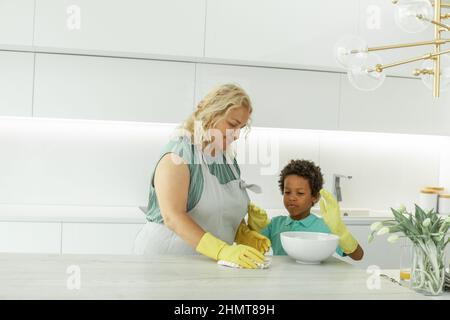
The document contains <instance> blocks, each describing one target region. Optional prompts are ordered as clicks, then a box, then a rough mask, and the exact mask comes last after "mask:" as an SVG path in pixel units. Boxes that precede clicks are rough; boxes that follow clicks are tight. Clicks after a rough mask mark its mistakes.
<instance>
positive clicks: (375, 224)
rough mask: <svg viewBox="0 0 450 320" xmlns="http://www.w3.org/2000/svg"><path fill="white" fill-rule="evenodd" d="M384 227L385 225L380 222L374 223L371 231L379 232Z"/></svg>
mask: <svg viewBox="0 0 450 320" xmlns="http://www.w3.org/2000/svg"><path fill="white" fill-rule="evenodd" d="M382 227H383V223H381V222H380V221H377V222H374V223H372V224H371V225H370V231H378V230H380V229H381V228H382Z"/></svg>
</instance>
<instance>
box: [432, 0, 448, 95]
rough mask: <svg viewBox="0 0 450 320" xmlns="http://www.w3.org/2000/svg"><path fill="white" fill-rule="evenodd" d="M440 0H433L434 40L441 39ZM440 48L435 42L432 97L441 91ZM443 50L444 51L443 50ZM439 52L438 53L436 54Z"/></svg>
mask: <svg viewBox="0 0 450 320" xmlns="http://www.w3.org/2000/svg"><path fill="white" fill-rule="evenodd" d="M441 5H442V1H441V0H435V1H434V17H435V19H437V21H436V24H435V26H434V38H435V39H436V40H440V39H441V31H442V30H441V29H440V28H439V26H441V27H442V25H441ZM445 27H446V29H447V30H450V28H449V27H448V26H445ZM440 48H441V45H440V44H435V49H434V53H435V57H436V58H435V60H434V77H433V80H434V81H433V97H435V98H439V95H440V91H441V88H440V87H441V53H439V51H440ZM444 52H445V51H444ZM447 52H450V50H447ZM438 53H439V54H438Z"/></svg>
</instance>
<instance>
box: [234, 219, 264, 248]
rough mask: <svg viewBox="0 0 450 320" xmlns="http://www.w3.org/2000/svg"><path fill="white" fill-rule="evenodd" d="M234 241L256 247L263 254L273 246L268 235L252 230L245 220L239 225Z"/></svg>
mask: <svg viewBox="0 0 450 320" xmlns="http://www.w3.org/2000/svg"><path fill="white" fill-rule="evenodd" d="M234 241H236V243H237V244H245V245H246V246H250V247H252V248H255V249H256V250H258V251H259V252H261V253H262V254H264V253H266V252H267V251H269V249H270V246H271V243H270V240H269V239H268V238H267V237H265V236H263V235H262V234H259V233H258V232H256V231H253V230H250V228H249V227H248V226H247V225H246V224H245V222H244V221H242V222H241V224H240V225H239V228H238V230H237V232H236V238H235V239H234Z"/></svg>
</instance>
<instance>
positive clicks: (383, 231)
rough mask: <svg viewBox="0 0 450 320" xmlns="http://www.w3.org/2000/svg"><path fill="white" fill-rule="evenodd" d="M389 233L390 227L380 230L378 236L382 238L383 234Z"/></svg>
mask: <svg viewBox="0 0 450 320" xmlns="http://www.w3.org/2000/svg"><path fill="white" fill-rule="evenodd" d="M386 233H389V228H388V227H383V228H381V229H380V230H378V232H377V235H379V236H381V235H383V234H386Z"/></svg>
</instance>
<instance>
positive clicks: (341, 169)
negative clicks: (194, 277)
mask: <svg viewBox="0 0 450 320" xmlns="http://www.w3.org/2000/svg"><path fill="white" fill-rule="evenodd" d="M255 112H257V111H255ZM174 127H175V126H174V125H173V124H166V125H164V124H160V125H158V124H153V123H141V122H114V121H86V120H61V119H42V118H37V119H32V118H2V119H0V145H1V146H2V157H1V158H0V176H1V177H2V179H1V180H0V190H1V192H0V203H5V204H59V205H103V206H140V205H146V204H147V198H148V190H149V181H150V176H151V174H152V171H153V168H154V165H155V163H156V161H157V159H158V157H159V153H160V152H161V149H162V147H163V146H164V144H165V143H166V142H167V141H168V140H169V138H170V134H171V132H172V130H173V129H174ZM449 139H450V138H444V137H441V138H438V137H433V136H418V135H398V134H380V133H361V132H337V131H317V130H298V129H269V128H259V127H255V128H253V129H252V131H251V132H250V134H249V136H248V143H245V140H244V138H242V139H241V140H240V144H239V145H238V146H236V147H237V149H238V150H239V152H238V160H239V162H240V163H241V167H242V173H243V176H244V179H246V180H247V181H248V182H249V183H257V184H261V186H262V187H263V189H264V193H263V194H262V195H253V194H252V199H253V200H254V201H255V202H256V203H258V204H260V205H261V206H262V207H266V208H281V207H282V202H281V196H280V192H279V190H278V182H277V181H278V175H279V172H280V170H281V169H282V167H283V166H284V165H285V164H286V163H287V162H288V161H289V160H290V159H309V160H312V161H314V162H315V163H317V164H318V165H320V166H321V168H322V171H323V174H324V177H325V182H326V184H325V186H326V187H327V188H331V177H332V174H333V173H342V174H347V175H352V176H353V179H352V180H343V181H342V193H343V200H344V201H343V203H342V206H345V207H364V208H371V209H377V210H387V209H388V208H389V207H390V206H395V205H398V204H400V203H405V204H408V203H410V202H411V201H413V200H415V199H416V196H417V194H418V190H419V189H420V188H421V187H423V186H424V185H436V184H439V183H441V184H444V185H445V186H446V187H450V184H448V183H444V180H442V177H444V175H443V172H444V171H445V170H444V169H441V167H440V165H439V164H440V161H441V158H440V157H441V152H440V150H441V148H442V147H443V146H446V145H448V143H449ZM418 146H420V147H418ZM243 147H245V149H242V148H243ZM250 154H251V155H250ZM252 157H253V158H252ZM440 170H441V173H440ZM440 174H441V181H440V180H439V179H440Z"/></svg>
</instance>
